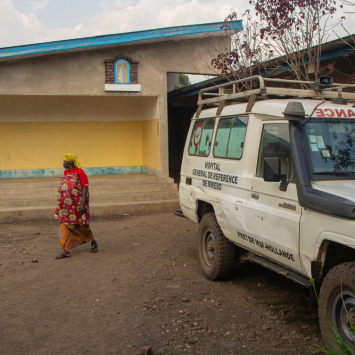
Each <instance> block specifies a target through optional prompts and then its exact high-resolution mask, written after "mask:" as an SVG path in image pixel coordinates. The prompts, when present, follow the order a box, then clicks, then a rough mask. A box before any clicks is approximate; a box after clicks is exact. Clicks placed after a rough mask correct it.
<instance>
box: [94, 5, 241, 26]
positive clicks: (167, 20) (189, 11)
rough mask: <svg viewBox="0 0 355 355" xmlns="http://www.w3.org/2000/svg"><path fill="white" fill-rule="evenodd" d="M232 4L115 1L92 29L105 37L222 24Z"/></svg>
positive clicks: (97, 18) (233, 9) (95, 20)
mask: <svg viewBox="0 0 355 355" xmlns="http://www.w3.org/2000/svg"><path fill="white" fill-rule="evenodd" d="M232 4H233V2H232V1H230V2H226V3H225V4H223V3H222V2H221V1H218V0H214V1H211V2H207V3H206V2H204V3H201V2H199V1H197V0H191V1H186V0H176V1H166V0H141V1H139V2H136V3H135V4H132V3H128V2H122V1H115V2H114V3H113V4H112V6H110V7H107V6H106V7H105V8H104V9H103V12H102V13H101V14H99V15H97V16H96V17H94V18H93V26H94V28H95V29H97V30H100V31H101V32H102V33H118V32H129V31H137V30H144V29H152V28H159V27H170V26H180V25H189V24H199V23H208V22H219V21H223V20H224V18H225V17H226V16H227V15H228V14H230V13H231V12H232V11H236V9H235V8H234V7H233V5H232Z"/></svg>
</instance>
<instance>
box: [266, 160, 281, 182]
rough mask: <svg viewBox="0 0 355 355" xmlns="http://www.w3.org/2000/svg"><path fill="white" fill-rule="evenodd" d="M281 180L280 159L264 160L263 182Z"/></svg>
mask: <svg viewBox="0 0 355 355" xmlns="http://www.w3.org/2000/svg"><path fill="white" fill-rule="evenodd" d="M280 180H281V160H280V158H264V181H276V182H278V181H280Z"/></svg>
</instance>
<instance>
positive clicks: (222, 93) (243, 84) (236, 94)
mask: <svg viewBox="0 0 355 355" xmlns="http://www.w3.org/2000/svg"><path fill="white" fill-rule="evenodd" d="M277 83H278V84H280V85H277ZM295 86H298V88H295ZM324 86H325V85H324ZM324 86H323V87H324ZM345 88H354V89H355V85H352V84H328V85H327V86H326V88H322V89H320V88H317V87H316V86H315V83H314V82H313V81H301V80H288V79H272V78H263V77H262V76H260V75H255V76H251V77H249V78H245V79H240V80H235V81H231V82H229V83H226V84H221V85H216V86H213V87H209V88H206V89H202V90H201V91H200V93H199V95H198V102H197V104H198V105H206V104H207V105H216V104H217V105H218V104H219V103H220V102H221V101H226V100H227V101H237V102H246V101H248V100H249V98H250V97H251V96H252V95H256V96H257V97H258V99H270V98H275V97H278V98H295V97H299V98H319V99H333V98H336V97H343V98H344V99H347V100H355V90H354V93H352V92H342V90H343V89H345Z"/></svg>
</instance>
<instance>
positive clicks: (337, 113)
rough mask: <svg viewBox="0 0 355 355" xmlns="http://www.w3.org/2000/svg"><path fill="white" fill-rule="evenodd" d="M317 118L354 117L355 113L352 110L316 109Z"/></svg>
mask: <svg viewBox="0 0 355 355" xmlns="http://www.w3.org/2000/svg"><path fill="white" fill-rule="evenodd" d="M316 116H317V117H345V118H350V117H355V112H354V111H353V110H350V109H348V110H344V109H337V108H336V109H331V108H325V109H321V108H317V109H316Z"/></svg>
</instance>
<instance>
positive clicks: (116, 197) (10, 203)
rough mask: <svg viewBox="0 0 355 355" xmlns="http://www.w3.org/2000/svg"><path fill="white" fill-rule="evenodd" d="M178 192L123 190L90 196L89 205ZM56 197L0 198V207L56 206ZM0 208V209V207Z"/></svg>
mask: <svg viewBox="0 0 355 355" xmlns="http://www.w3.org/2000/svg"><path fill="white" fill-rule="evenodd" d="M178 198H179V194H178V192H177V191H176V190H168V191H148V192H145V191H144V192H136V191H134V192H125V193H116V192H112V193H111V194H109V193H107V194H105V195H99V194H98V195H95V196H90V207H91V205H92V203H94V204H95V203H121V202H135V201H156V200H173V199H178ZM56 205H57V198H56V197H42V198H26V199H13V198H11V199H0V206H1V208H8V207H36V206H56ZM1 208H0V209H1Z"/></svg>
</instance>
